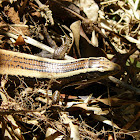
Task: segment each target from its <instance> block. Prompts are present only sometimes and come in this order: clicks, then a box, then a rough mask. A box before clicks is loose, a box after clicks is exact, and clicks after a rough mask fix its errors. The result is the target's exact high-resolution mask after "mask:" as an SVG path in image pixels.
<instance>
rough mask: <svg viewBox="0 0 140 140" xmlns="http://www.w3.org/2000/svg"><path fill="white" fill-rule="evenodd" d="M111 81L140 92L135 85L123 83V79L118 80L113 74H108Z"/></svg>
mask: <svg viewBox="0 0 140 140" xmlns="http://www.w3.org/2000/svg"><path fill="white" fill-rule="evenodd" d="M108 78H109V79H110V80H111V81H112V82H114V83H116V84H119V86H121V87H124V88H126V89H128V90H132V91H134V92H136V93H137V94H140V90H139V89H138V88H136V87H133V86H131V85H128V84H126V83H124V82H123V81H120V80H118V79H117V78H115V77H113V76H109V77H108Z"/></svg>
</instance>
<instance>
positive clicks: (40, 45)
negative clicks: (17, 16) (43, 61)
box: [0, 30, 74, 59]
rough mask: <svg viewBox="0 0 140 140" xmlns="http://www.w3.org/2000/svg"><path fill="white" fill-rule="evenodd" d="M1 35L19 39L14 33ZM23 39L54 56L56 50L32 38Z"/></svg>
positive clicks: (3, 32)
mask: <svg viewBox="0 0 140 140" xmlns="http://www.w3.org/2000/svg"><path fill="white" fill-rule="evenodd" d="M0 34H2V35H6V36H8V37H11V38H14V39H17V38H18V35H15V34H13V33H9V32H6V31H1V30H0ZM23 38H24V41H25V42H26V43H28V44H31V45H33V46H35V47H38V48H40V49H43V50H46V51H48V52H49V53H51V54H54V51H55V50H54V49H53V48H50V47H49V46H47V45H45V44H43V43H40V42H38V41H36V40H35V39H32V38H30V37H28V36H23ZM64 59H74V58H73V57H71V56H68V55H65V57H64Z"/></svg>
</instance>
